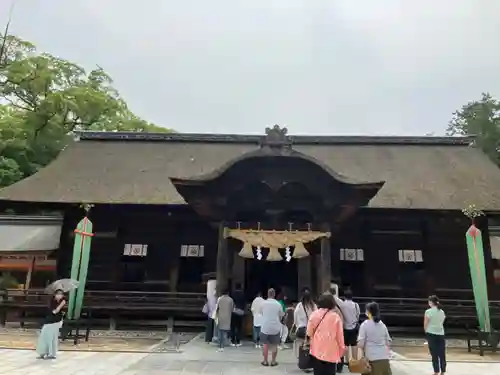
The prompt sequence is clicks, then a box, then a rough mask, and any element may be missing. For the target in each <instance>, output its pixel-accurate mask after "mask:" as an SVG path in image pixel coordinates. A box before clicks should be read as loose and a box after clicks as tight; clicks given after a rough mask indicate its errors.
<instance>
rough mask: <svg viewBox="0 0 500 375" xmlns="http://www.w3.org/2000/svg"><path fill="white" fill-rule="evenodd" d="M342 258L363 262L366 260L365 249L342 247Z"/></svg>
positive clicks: (348, 260)
mask: <svg viewBox="0 0 500 375" xmlns="http://www.w3.org/2000/svg"><path fill="white" fill-rule="evenodd" d="M340 260H345V261H347V262H363V261H364V260H365V257H364V250H363V249H344V248H343V249H340Z"/></svg>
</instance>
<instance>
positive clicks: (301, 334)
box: [295, 304, 309, 339]
mask: <svg viewBox="0 0 500 375" xmlns="http://www.w3.org/2000/svg"><path fill="white" fill-rule="evenodd" d="M302 308H303V309H304V313H305V314H306V320H307V321H309V315H308V314H307V309H306V307H305V306H304V304H302ZM306 330H307V326H306V327H299V328H297V332H295V336H296V337H297V338H298V339H305V338H306Z"/></svg>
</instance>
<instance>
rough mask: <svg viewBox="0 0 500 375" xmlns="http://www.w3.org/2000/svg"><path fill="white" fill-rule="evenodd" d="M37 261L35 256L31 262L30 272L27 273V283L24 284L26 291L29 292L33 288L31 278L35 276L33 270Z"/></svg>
mask: <svg viewBox="0 0 500 375" xmlns="http://www.w3.org/2000/svg"><path fill="white" fill-rule="evenodd" d="M35 260H36V257H35V256H34V255H33V256H32V257H31V260H30V268H29V269H28V272H27V273H26V282H25V283H24V289H25V290H28V289H29V288H30V286H31V278H32V276H33V270H34V269H35Z"/></svg>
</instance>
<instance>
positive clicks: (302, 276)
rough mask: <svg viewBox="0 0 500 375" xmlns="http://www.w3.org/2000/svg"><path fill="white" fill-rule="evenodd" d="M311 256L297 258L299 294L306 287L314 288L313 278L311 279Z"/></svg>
mask: <svg viewBox="0 0 500 375" xmlns="http://www.w3.org/2000/svg"><path fill="white" fill-rule="evenodd" d="M311 257H312V255H309V256H307V257H305V258H300V259H297V273H298V280H297V287H298V292H299V295H300V293H301V292H302V290H303V289H304V288H309V289H312V280H311Z"/></svg>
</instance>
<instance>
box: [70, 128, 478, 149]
mask: <svg viewBox="0 0 500 375" xmlns="http://www.w3.org/2000/svg"><path fill="white" fill-rule="evenodd" d="M76 135H77V139H79V140H82V141H85V140H93V141H146V142H152V141H159V142H187V143H247V144H259V143H260V142H261V141H262V139H263V138H264V136H263V135H258V134H255V135H254V134H210V133H138V132H95V131H79V132H76ZM288 137H289V139H290V140H291V141H292V143H293V144H294V145H353V144H359V145H432V146H440V145H442V146H451V145H460V146H464V145H470V144H472V143H473V141H474V137H434V136H357V135H345V136H342V135H341V136H331V135H290V136H288Z"/></svg>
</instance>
